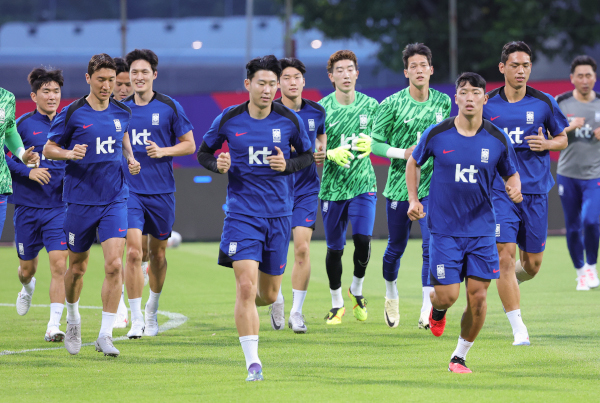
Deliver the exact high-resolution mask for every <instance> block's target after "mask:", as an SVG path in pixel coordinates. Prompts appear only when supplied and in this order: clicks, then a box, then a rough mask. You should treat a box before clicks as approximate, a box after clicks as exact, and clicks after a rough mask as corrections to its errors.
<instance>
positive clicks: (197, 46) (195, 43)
mask: <svg viewBox="0 0 600 403" xmlns="http://www.w3.org/2000/svg"><path fill="white" fill-rule="evenodd" d="M201 47H202V42H200V41H194V42H192V48H194V49H200V48H201Z"/></svg>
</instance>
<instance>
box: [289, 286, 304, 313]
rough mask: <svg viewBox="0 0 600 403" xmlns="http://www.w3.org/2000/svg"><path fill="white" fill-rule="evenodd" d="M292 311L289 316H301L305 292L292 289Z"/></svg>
mask: <svg viewBox="0 0 600 403" xmlns="http://www.w3.org/2000/svg"><path fill="white" fill-rule="evenodd" d="M292 295H293V298H292V310H291V312H290V314H292V313H294V312H298V313H299V314H300V315H302V305H304V298H306V291H301V290H294V289H293V288H292Z"/></svg>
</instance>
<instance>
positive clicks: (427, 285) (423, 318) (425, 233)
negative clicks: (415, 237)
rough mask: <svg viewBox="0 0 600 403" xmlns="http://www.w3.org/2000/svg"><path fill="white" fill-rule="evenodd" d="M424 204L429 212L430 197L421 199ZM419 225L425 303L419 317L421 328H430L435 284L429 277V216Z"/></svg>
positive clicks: (422, 219)
mask: <svg viewBox="0 0 600 403" xmlns="http://www.w3.org/2000/svg"><path fill="white" fill-rule="evenodd" d="M421 204H422V205H423V211H424V212H427V207H428V206H429V197H424V198H423V199H421ZM419 227H420V228H421V240H422V244H421V248H422V249H423V265H422V266H421V287H422V289H421V290H422V294H423V295H422V296H423V304H422V305H421V315H420V317H419V329H429V312H430V311H431V298H430V297H429V296H430V295H431V291H433V286H432V285H431V282H430V277H429V238H430V237H431V234H430V233H429V228H428V227H427V218H421V219H420V220H419Z"/></svg>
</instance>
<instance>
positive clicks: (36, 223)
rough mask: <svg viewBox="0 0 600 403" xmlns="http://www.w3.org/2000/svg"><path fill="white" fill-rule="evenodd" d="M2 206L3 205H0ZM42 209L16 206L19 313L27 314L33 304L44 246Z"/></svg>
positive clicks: (14, 216)
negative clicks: (36, 277)
mask: <svg viewBox="0 0 600 403" xmlns="http://www.w3.org/2000/svg"><path fill="white" fill-rule="evenodd" d="M0 206H1V205H0ZM40 216H41V214H40V209H36V208H32V207H27V206H15V212H14V215H13V224H14V227H15V246H16V247H17V254H18V255H19V268H18V274H19V281H20V282H21V285H22V287H21V292H19V293H18V294H17V303H16V307H17V313H18V314H19V315H25V314H26V313H27V312H28V311H29V307H30V306H31V298H32V297H33V292H34V291H35V282H36V280H35V277H34V275H35V273H36V269H37V263H38V260H37V256H38V253H39V251H40V250H41V249H42V248H43V247H44V244H43V242H42V232H41V228H40Z"/></svg>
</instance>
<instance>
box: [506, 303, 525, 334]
mask: <svg viewBox="0 0 600 403" xmlns="http://www.w3.org/2000/svg"><path fill="white" fill-rule="evenodd" d="M506 317H507V318H508V321H509V322H510V325H511V326H512V329H513V335H515V334H517V333H527V327H526V326H525V323H523V318H521V310H520V309H515V310H514V311H510V312H506Z"/></svg>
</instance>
